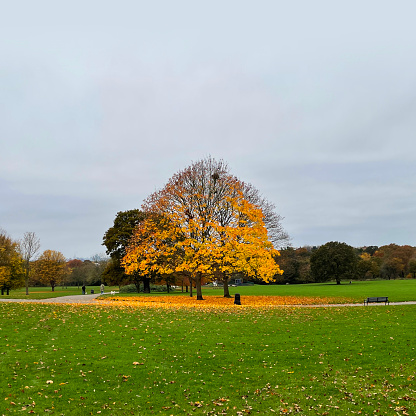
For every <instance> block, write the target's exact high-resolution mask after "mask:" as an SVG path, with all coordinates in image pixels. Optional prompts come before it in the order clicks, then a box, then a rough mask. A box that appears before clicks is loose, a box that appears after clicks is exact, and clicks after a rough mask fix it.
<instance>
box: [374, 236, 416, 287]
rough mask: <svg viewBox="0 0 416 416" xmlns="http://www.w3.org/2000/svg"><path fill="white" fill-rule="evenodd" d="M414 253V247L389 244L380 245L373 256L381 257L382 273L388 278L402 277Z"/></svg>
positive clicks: (415, 250) (415, 253)
mask: <svg viewBox="0 0 416 416" xmlns="http://www.w3.org/2000/svg"><path fill="white" fill-rule="evenodd" d="M415 255H416V248H414V247H411V246H409V245H404V246H399V245H397V244H389V245H385V246H382V247H380V248H379V249H378V250H377V251H376V252H375V253H374V256H375V257H378V258H381V271H382V275H383V276H384V277H386V278H388V279H391V278H396V277H404V276H405V274H406V273H407V272H408V268H409V262H410V260H411V259H412V258H413V257H414V256H415Z"/></svg>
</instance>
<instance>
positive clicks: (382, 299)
mask: <svg viewBox="0 0 416 416" xmlns="http://www.w3.org/2000/svg"><path fill="white" fill-rule="evenodd" d="M382 302H384V304H385V305H387V304H389V305H390V302H389V298H388V297H387V296H379V297H377V298H367V299H366V300H365V301H364V305H368V304H369V303H382Z"/></svg>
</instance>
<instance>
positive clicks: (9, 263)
mask: <svg viewBox="0 0 416 416" xmlns="http://www.w3.org/2000/svg"><path fill="white" fill-rule="evenodd" d="M23 267H24V265H23V259H22V257H21V255H20V252H19V244H18V243H17V242H15V241H13V240H12V239H11V238H10V237H9V236H8V235H7V233H6V232H5V231H3V230H1V229H0V289H1V294H2V295H4V291H6V293H7V294H9V291H10V290H11V289H18V288H19V287H22V286H23V285H24V268H23Z"/></svg>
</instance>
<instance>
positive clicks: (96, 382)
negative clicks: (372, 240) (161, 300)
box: [0, 303, 416, 416]
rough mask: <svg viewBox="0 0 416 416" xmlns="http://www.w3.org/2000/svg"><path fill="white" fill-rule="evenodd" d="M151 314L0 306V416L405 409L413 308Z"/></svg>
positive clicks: (411, 407)
mask: <svg viewBox="0 0 416 416" xmlns="http://www.w3.org/2000/svg"><path fill="white" fill-rule="evenodd" d="M151 311H152V313H149V309H146V308H123V307H100V306H98V307H91V306H90V305H85V306H82V305H77V306H76V305H47V304H29V303H26V304H0V322H7V327H6V326H2V327H0V335H1V339H2V342H3V344H4V346H5V348H4V349H3V351H1V352H0V363H1V366H2V368H3V370H4V371H3V376H2V377H1V378H0V391H1V392H3V395H4V396H3V397H1V403H2V405H1V406H2V413H4V414H27V413H30V412H32V413H34V414H46V413H48V414H52V415H64V416H67V415H71V416H80V415H85V414H90V413H93V414H97V413H98V412H100V413H99V414H100V415H101V416H110V415H111V416H113V415H114V416H118V415H126V414H134V415H144V416H146V415H152V414H161V415H167V416H168V415H179V414H184V415H187V414H192V415H203V414H205V415H219V414H224V415H225V414H228V415H239V414H241V415H244V414H262V415H272V414H274V415H275V414H300V415H335V416H337V415H339V416H343V415H346V414H356V415H358V414H361V415H370V414H380V415H390V414H395V415H396V414H400V415H405V414H409V415H410V414H415V412H416V400H415V399H416V395H415V389H414V378H415V372H416V364H415V361H414V360H413V358H414V349H415V345H416V333H415V331H414V330H413V327H414V319H413V317H414V315H415V313H416V306H401V307H397V306H390V307H389V306H373V307H366V308H364V307H361V308H348V307H346V308H331V309H328V308H319V309H317V308H290V309H289V308H279V309H274V310H263V309H256V310H253V309H244V308H236V309H235V310H234V309H233V310H230V312H227V313H221V314H218V313H216V312H211V313H207V312H202V311H198V310H186V311H185V310H164V309H163V310H162V309H151ZM187 322H192V325H187V324H186V323H187ZM9 328H13V330H12V331H11V330H9ZM69 335H70V336H69Z"/></svg>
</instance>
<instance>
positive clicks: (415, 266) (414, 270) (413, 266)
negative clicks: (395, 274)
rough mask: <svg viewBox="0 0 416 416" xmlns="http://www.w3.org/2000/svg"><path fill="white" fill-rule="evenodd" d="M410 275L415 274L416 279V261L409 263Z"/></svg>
mask: <svg viewBox="0 0 416 416" xmlns="http://www.w3.org/2000/svg"><path fill="white" fill-rule="evenodd" d="M409 273H412V274H413V278H416V259H411V260H410V261H409Z"/></svg>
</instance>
